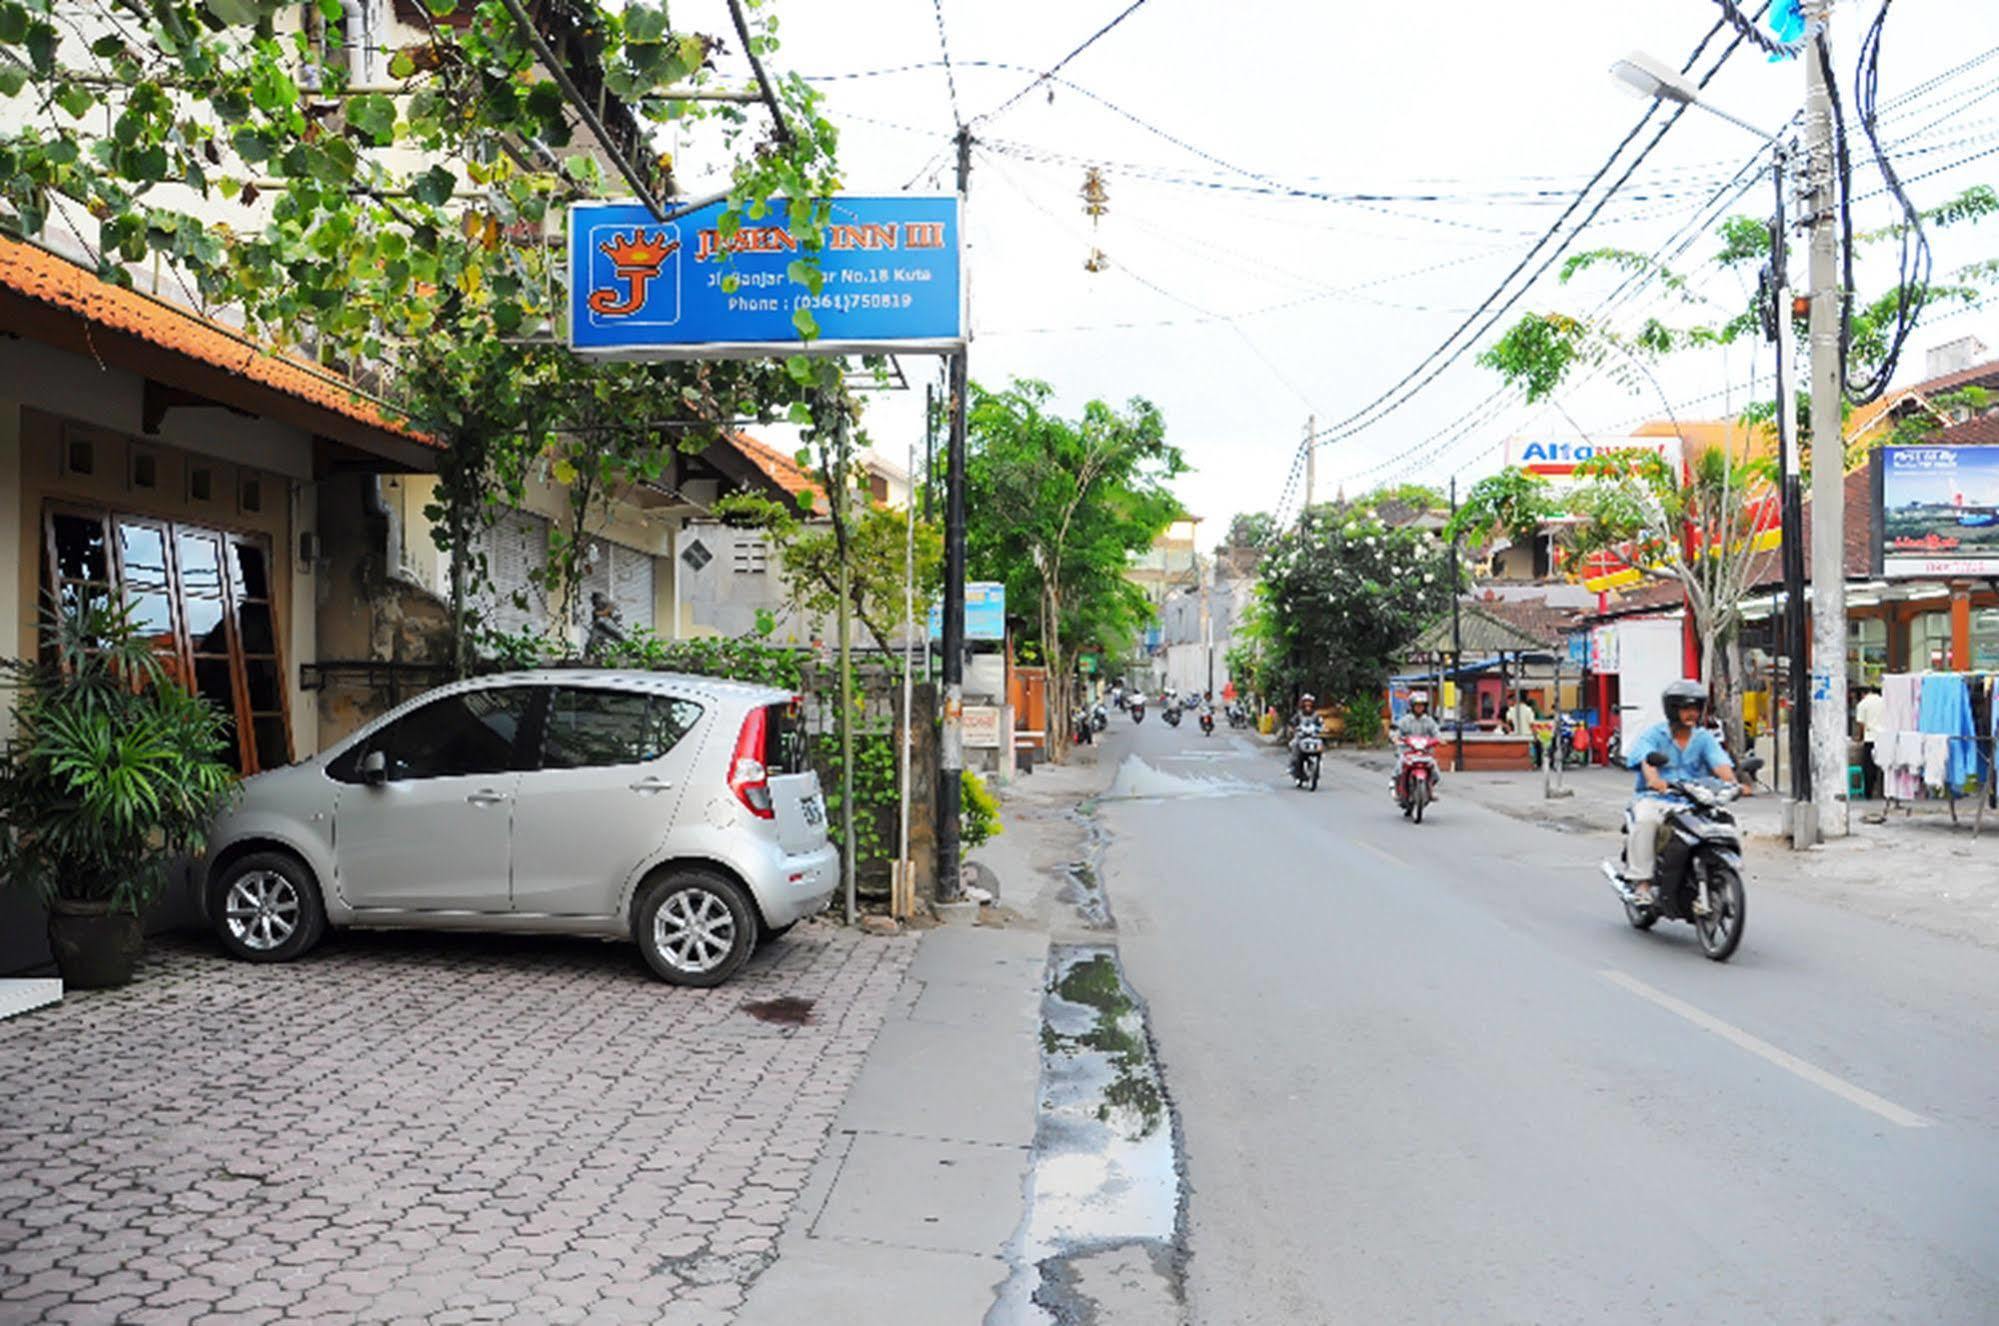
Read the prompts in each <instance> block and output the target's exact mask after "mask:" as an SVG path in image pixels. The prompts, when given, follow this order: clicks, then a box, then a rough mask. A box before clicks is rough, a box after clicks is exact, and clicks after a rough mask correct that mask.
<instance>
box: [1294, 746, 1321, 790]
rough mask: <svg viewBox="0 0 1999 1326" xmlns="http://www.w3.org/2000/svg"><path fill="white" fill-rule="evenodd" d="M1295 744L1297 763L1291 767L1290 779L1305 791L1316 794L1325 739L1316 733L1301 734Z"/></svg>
mask: <svg viewBox="0 0 1999 1326" xmlns="http://www.w3.org/2000/svg"><path fill="white" fill-rule="evenodd" d="M1297 742H1298V755H1297V762H1296V763H1295V764H1294V765H1293V766H1292V769H1291V777H1292V778H1293V779H1294V780H1295V781H1296V782H1297V784H1298V786H1300V787H1302V788H1304V789H1305V790H1306V791H1308V792H1316V791H1318V790H1319V761H1320V759H1321V758H1323V752H1324V751H1325V749H1326V739H1325V738H1324V737H1323V736H1321V735H1320V734H1319V733H1317V732H1301V733H1299V734H1298V737H1297Z"/></svg>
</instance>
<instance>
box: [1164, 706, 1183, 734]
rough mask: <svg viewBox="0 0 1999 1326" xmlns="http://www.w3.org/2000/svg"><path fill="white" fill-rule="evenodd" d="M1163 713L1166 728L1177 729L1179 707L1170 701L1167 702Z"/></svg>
mask: <svg viewBox="0 0 1999 1326" xmlns="http://www.w3.org/2000/svg"><path fill="white" fill-rule="evenodd" d="M1165 712H1166V725H1167V726H1168V727H1179V726H1180V706H1179V705H1177V704H1174V703H1173V702H1172V701H1171V700H1168V701H1167V702H1166V711H1165Z"/></svg>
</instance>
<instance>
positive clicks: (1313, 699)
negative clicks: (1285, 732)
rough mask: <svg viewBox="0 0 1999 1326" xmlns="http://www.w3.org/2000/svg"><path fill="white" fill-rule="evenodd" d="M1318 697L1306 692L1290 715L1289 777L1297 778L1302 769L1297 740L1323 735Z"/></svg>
mask: <svg viewBox="0 0 1999 1326" xmlns="http://www.w3.org/2000/svg"><path fill="white" fill-rule="evenodd" d="M1317 700H1318V697H1317V696H1315V695H1313V694H1312V693H1311V692H1310V691H1306V692H1305V693H1304V694H1303V695H1301V696H1299V697H1298V709H1297V711H1296V712H1295V713H1293V714H1292V715H1291V777H1292V778H1294V779H1295V778H1297V777H1298V775H1299V772H1300V770H1301V769H1302V768H1303V763H1302V757H1303V755H1304V752H1303V751H1301V750H1300V749H1299V748H1298V747H1299V738H1301V737H1303V736H1304V735H1305V734H1306V733H1308V732H1310V733H1312V734H1314V735H1323V734H1324V732H1325V730H1326V726H1325V724H1324V723H1323V722H1322V721H1321V720H1320V718H1319V710H1318V704H1317Z"/></svg>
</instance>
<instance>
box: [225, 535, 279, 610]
mask: <svg viewBox="0 0 1999 1326" xmlns="http://www.w3.org/2000/svg"><path fill="white" fill-rule="evenodd" d="M229 579H230V583H232V584H233V585H235V587H236V597H237V598H239V599H267V598H269V597H270V596H271V581H270V577H269V576H268V575H266V574H265V570H264V550H263V549H262V548H259V547H257V546H256V545H254V544H248V543H232V544H230V545H229Z"/></svg>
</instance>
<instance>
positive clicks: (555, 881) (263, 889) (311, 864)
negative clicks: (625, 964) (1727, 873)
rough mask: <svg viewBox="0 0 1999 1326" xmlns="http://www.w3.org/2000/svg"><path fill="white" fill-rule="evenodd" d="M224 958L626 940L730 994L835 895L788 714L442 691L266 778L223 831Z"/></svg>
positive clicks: (778, 705)
mask: <svg viewBox="0 0 1999 1326" xmlns="http://www.w3.org/2000/svg"><path fill="white" fill-rule="evenodd" d="M205 864H206V868H205V870H204V871H203V872H202V876H201V878H202V879H203V880H204V888H203V901H204V904H205V907H206V910H207V914H208V917H209V920H210V922H211V924H212V925H213V926H214V928H215V932H216V934H217V935H218V936H219V937H220V938H221V940H222V944H223V947H225V948H226V949H228V950H229V952H230V953H232V954H234V955H235V956H237V957H240V958H245V959H248V960H250V961H254V962H282V961H285V960H287V959H291V958H296V957H298V956H299V955H300V954H302V953H305V952H306V951H307V950H308V949H310V948H311V947H312V946H313V945H314V944H316V943H317V942H318V941H319V939H320V937H321V936H322V935H323V934H324V933H325V931H326V928H327V926H329V925H333V926H395V927H431V928H449V929H465V930H512V931H523V932H530V933H535V934H574V935H595V936H600V937H605V938H631V939H634V940H636V941H637V942H638V946H639V950H640V952H641V953H643V954H644V955H645V960H646V962H647V963H648V964H649V965H650V966H651V967H652V969H653V971H654V972H656V973H657V974H658V975H659V976H660V977H662V978H663V979H665V980H668V981H672V982H674V983H676V984H681V985H717V984H720V983H721V982H722V981H725V980H727V979H728V978H729V976H730V975H732V974H733V973H734V972H735V971H736V969H737V968H739V967H741V966H742V964H743V962H744V961H745V960H746V959H747V958H748V957H749V956H750V954H751V952H752V951H753V950H754V949H755V948H756V946H757V945H758V944H759V943H760V942H762V941H763V940H765V939H768V938H771V937H774V936H776V935H779V934H782V933H783V932H784V931H786V930H788V929H790V928H791V926H792V924H793V923H795V922H796V921H798V920H799V919H800V918H802V917H805V916H809V915H811V914H813V913H815V912H818V911H820V910H822V909H823V908H824V907H825V906H826V903H827V900H828V899H829V898H830V897H831V896H832V893H833V889H834V887H835V885H836V884H837V882H838V879H839V858H838V854H837V853H836V851H835V850H834V848H833V847H832V846H831V845H830V844H829V843H828V841H827V835H826V805H825V801H824V799H823V798H822V796H821V794H820V789H819V778H818V775H817V774H815V773H814V772H813V771H812V766H811V763H810V761H809V759H808V750H807V740H806V735H805V729H804V724H803V722H802V720H801V717H800V711H799V702H798V700H797V698H796V697H794V696H791V695H788V694H786V693H785V692H783V691H779V690H774V689H772V688H770V687H767V686H751V685H744V684H741V683H737V682H729V681H720V680H716V679H713V678H708V677H689V676H680V675H676V674H669V673H657V672H593V671H580V670H577V671H571V670H552V671H540V672H520V673H511V674H507V675H503V676H493V677H482V678H479V679H478V680H475V681H465V682H458V683H456V684H453V685H450V686H445V687H442V688H440V689H438V690H435V691H431V692H429V693H428V694H426V695H424V696H422V697H420V698H419V699H416V700H413V701H411V702H409V703H408V704H405V705H403V706H401V707H400V708H398V709H396V710H394V711H392V712H391V713H389V714H387V715H385V716H383V717H382V718H380V719H377V720H376V721H375V722H373V723H371V724H369V725H368V726H367V727H364V728H362V729H361V730H360V731H359V732H357V733H355V734H354V735H353V736H351V737H349V738H348V739H347V740H345V741H343V742H341V743H340V744H339V745H337V746H334V747H333V748H332V749H330V750H328V751H326V752H324V753H323V754H321V755H318V756H316V757H314V758H313V759H310V760H307V761H305V762H303V763H301V764H295V765H292V766H290V767H289V768H285V769H277V770H273V771H271V772H269V773H263V774H259V775H257V776H256V777H254V778H251V779H249V780H247V781H246V782H245V783H244V784H243V795H242V796H241V798H240V799H239V800H238V801H237V802H236V804H235V805H234V807H233V808H232V809H231V810H230V811H228V812H227V813H226V814H225V815H223V816H222V817H221V818H220V819H219V820H218V821H217V822H216V824H215V825H214V827H213V829H212V831H211V834H210V837H209V843H208V853H207V858H206V863H205Z"/></svg>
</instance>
